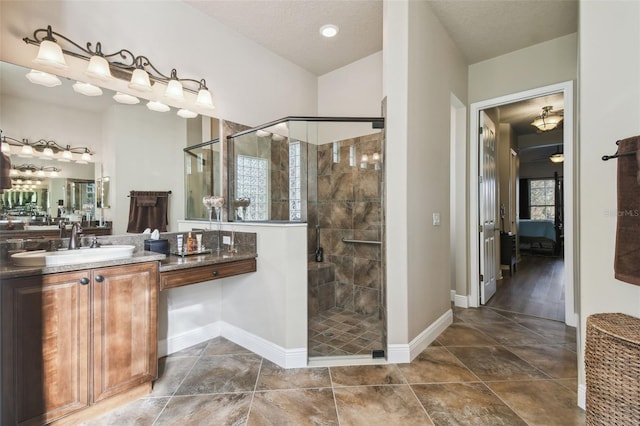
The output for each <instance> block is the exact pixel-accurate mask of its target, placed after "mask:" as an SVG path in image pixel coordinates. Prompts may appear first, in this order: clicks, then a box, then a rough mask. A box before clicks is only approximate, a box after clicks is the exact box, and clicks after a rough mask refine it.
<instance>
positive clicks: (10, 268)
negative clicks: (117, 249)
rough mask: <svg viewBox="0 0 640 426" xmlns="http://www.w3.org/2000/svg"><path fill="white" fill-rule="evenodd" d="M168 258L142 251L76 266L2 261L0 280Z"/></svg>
mask: <svg viewBox="0 0 640 426" xmlns="http://www.w3.org/2000/svg"><path fill="white" fill-rule="evenodd" d="M165 257H166V256H165V255H164V254H161V253H153V252H150V251H140V252H137V253H133V256H132V257H130V258H127V259H115V260H108V261H104V262H88V263H80V264H76V265H60V266H49V267H39V266H15V265H14V264H13V263H12V262H11V261H10V260H4V259H3V260H1V261H0V279H6V278H19V277H28V276H32V275H44V274H55V273H58V272H70V271H82V270H86V269H93V268H103V267H106V266H119V265H129V264H132V263H143V262H152V261H158V260H162V259H164V258H165Z"/></svg>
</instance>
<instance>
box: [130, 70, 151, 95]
mask: <svg viewBox="0 0 640 426" xmlns="http://www.w3.org/2000/svg"><path fill="white" fill-rule="evenodd" d="M129 88H130V89H133V90H138V91H140V92H150V91H151V81H150V80H149V74H148V73H147V72H146V71H145V70H142V69H140V68H138V69H135V70H134V71H133V74H131V81H130V82H129Z"/></svg>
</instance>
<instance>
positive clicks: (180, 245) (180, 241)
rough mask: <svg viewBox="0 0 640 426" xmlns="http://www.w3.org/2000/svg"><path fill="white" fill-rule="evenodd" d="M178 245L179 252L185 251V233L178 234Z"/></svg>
mask: <svg viewBox="0 0 640 426" xmlns="http://www.w3.org/2000/svg"><path fill="white" fill-rule="evenodd" d="M176 245H177V247H176V248H177V249H178V253H184V249H183V247H184V235H182V234H180V235H177V236H176Z"/></svg>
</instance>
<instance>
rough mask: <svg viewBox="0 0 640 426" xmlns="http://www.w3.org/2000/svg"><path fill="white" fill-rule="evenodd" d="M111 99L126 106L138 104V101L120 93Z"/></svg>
mask: <svg viewBox="0 0 640 426" xmlns="http://www.w3.org/2000/svg"><path fill="white" fill-rule="evenodd" d="M113 99H114V100H115V101H116V102H119V103H121V104H127V105H135V104H139V103H140V99H138V98H136V97H135V96H131V95H128V94H126V93H122V92H116V94H115V95H113Z"/></svg>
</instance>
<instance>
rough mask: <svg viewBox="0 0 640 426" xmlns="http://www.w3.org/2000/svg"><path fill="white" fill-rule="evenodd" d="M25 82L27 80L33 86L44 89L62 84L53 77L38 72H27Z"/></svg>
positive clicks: (46, 73)
mask: <svg viewBox="0 0 640 426" xmlns="http://www.w3.org/2000/svg"><path fill="white" fill-rule="evenodd" d="M27 80H29V81H30V82H32V83H33V84H39V85H41V86H45V87H56V86H60V85H61V84H62V82H61V81H60V79H59V78H58V77H56V76H55V75H53V74H49V73H48V72H44V71H38V70H31V71H29V72H28V73H27Z"/></svg>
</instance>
